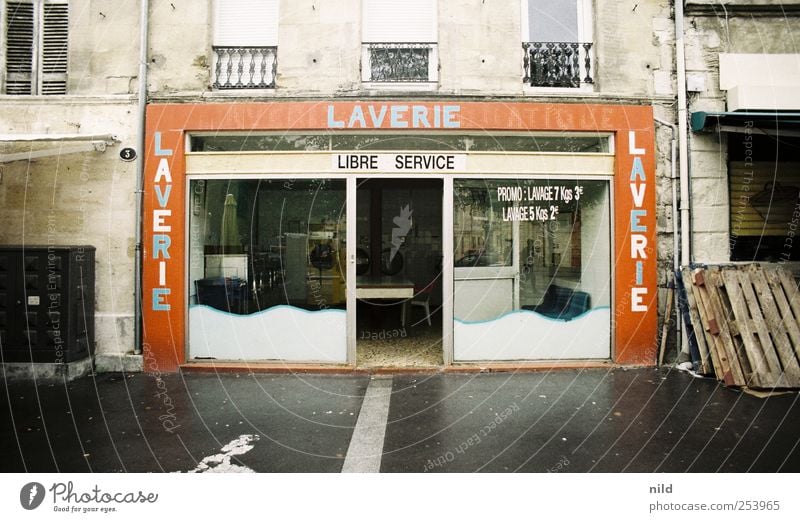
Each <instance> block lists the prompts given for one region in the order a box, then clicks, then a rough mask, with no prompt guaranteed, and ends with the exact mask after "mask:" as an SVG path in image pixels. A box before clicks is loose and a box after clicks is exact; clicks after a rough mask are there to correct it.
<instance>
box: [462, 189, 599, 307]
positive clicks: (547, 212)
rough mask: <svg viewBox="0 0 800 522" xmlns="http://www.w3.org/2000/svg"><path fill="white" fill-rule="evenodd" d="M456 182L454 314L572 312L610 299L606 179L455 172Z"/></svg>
mask: <svg viewBox="0 0 800 522" xmlns="http://www.w3.org/2000/svg"><path fill="white" fill-rule="evenodd" d="M454 189H455V192H454V230H453V233H454V248H455V252H454V265H455V268H456V273H455V276H456V293H457V295H456V318H457V319H462V320H467V321H470V320H491V319H494V318H497V317H499V316H501V315H503V314H505V313H508V312H510V311H514V310H527V311H534V312H536V313H538V314H541V315H544V316H547V317H549V318H554V319H560V320H572V319H574V318H576V317H578V316H580V315H581V314H583V313H585V312H587V311H589V310H591V309H592V308H597V307H603V306H609V304H610V299H609V296H610V281H609V273H610V272H609V265H610V239H609V236H610V229H609V200H608V184H607V182H605V181H585V180H456V182H455V184H454ZM459 286H461V287H462V289H463V290H465V293H464V294H463V295H464V300H463V302H459V299H458V290H459V288H458V287H459ZM459 314H461V315H459Z"/></svg>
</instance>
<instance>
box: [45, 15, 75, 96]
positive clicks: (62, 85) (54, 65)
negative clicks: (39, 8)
mask: <svg viewBox="0 0 800 522" xmlns="http://www.w3.org/2000/svg"><path fill="white" fill-rule="evenodd" d="M68 36H69V4H67V3H66V2H48V3H45V4H44V15H43V23H42V45H41V49H42V62H41V63H42V89H41V94H66V93H67V49H68V47H67V44H68V40H69V38H68Z"/></svg>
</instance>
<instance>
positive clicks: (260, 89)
mask: <svg viewBox="0 0 800 522" xmlns="http://www.w3.org/2000/svg"><path fill="white" fill-rule="evenodd" d="M223 1H224V0H212V2H210V4H209V5H210V12H209V19H210V22H209V42H210V43H209V47H208V51H209V56H210V60H209V63H210V70H209V86H210V89H211V90H212V91H213V92H214V94H215V95H223V96H245V97H248V96H253V95H258V94H274V92H275V89H276V88H277V80H278V47H279V43H280V42H279V39H280V0H272V1H274V4H275V11H276V16H275V20H274V31H275V33H274V36H275V38H274V44H271V43H268V44H266V45H262V44H259V45H252V44H246V45H242V44H239V45H231V44H228V43H227V42H226V43H219V41H218V37H219V36H220V35H218V34H217V31H218V22H217V20H218V10H219V9H222V7H221V3H222V2H223ZM218 48H219V49H250V51H247V52H246V53H245V54H246V55H247V56H248V57H249V59H250V60H251V61H254V63H256V61H257V58H256V54H260V58H261V61H262V62H263V65H264V66H265V67H266V64H267V63H268V58H269V55H270V54H271V55H272V63H271V71H267V73H266V76H265V79H266V78H270V77H271V82H270V83H268V84H267V85H265V86H260V85H259V86H255V87H248V86H246V85H244V86H237V85H235V84H232V85H229V84H230V83H231V78H232V77H233V75H231V76H229V77H228V81H227V82H226V83H225V84H224V85H229V86H221V85H220V84H219V80H220V78H218V77H217V64H218V61H219V60H220V59H221V58H220V57H219V56H218V51H217V49H218ZM228 59H229V60H232V58H230V57H229V58H228ZM259 63H261V62H259ZM265 70H266V69H265ZM256 74H258V70H256ZM247 75H248V73H247V71H245V72H244V75H243V77H246V76H247Z"/></svg>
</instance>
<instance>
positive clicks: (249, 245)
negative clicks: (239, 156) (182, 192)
mask: <svg viewBox="0 0 800 522" xmlns="http://www.w3.org/2000/svg"><path fill="white" fill-rule="evenodd" d="M190 190H191V209H190V220H189V221H190V268H189V275H190V281H189V282H190V292H189V293H190V304H199V305H206V306H209V307H211V308H214V309H217V310H223V311H226V312H229V313H234V314H241V315H246V314H252V313H255V312H259V311H261V310H265V309H268V308H271V307H274V306H277V305H290V306H293V307H298V308H303V309H306V310H311V311H316V310H326V309H335V308H340V309H342V308H344V306H345V290H344V288H345V287H344V274H345V268H344V267H345V265H344V260H345V231H346V228H345V182H344V181H343V180H328V179H317V180H282V179H278V180H276V179H273V180H267V179H262V180H197V181H192V182H191V188H190Z"/></svg>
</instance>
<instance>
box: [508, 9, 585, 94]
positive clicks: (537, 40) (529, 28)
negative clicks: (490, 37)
mask: <svg viewBox="0 0 800 522" xmlns="http://www.w3.org/2000/svg"><path fill="white" fill-rule="evenodd" d="M591 27H592V23H591V0H523V1H522V48H523V50H524V58H523V60H524V62H523V66H524V71H525V72H524V77H523V82H525V84H527V85H530V86H531V87H551V88H552V87H555V88H581V87H583V88H591V86H592V84H594V78H593V75H594V72H595V71H594V65H595V63H594V58H593V49H592V32H591Z"/></svg>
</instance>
